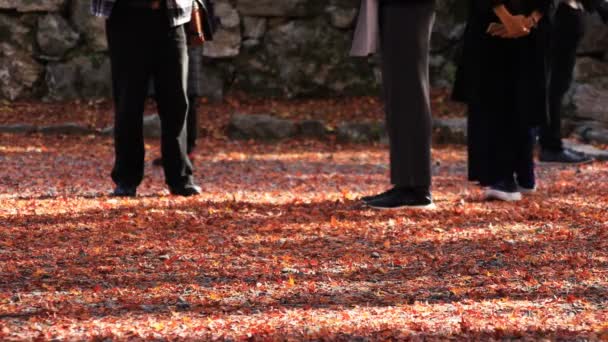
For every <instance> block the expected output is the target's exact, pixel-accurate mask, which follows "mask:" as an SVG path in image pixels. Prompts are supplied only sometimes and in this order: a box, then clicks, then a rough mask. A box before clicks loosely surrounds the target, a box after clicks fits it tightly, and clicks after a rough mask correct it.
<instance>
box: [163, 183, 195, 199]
mask: <svg viewBox="0 0 608 342" xmlns="http://www.w3.org/2000/svg"><path fill="white" fill-rule="evenodd" d="M169 191H170V192H171V194H172V195H176V196H184V197H190V196H196V195H200V194H201V192H202V191H203V190H202V189H201V187H200V186H198V185H196V184H188V185H182V186H178V187H169Z"/></svg>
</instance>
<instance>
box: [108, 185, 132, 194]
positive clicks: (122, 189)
mask: <svg viewBox="0 0 608 342" xmlns="http://www.w3.org/2000/svg"><path fill="white" fill-rule="evenodd" d="M110 196H112V197H135V196H137V187H134V186H122V185H117V186H116V188H115V189H114V191H113V192H112V193H111V194H110Z"/></svg>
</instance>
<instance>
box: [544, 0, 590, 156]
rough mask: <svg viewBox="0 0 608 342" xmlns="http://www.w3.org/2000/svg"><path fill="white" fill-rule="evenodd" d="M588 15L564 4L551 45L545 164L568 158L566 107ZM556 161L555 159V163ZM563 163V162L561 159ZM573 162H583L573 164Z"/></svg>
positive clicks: (557, 18)
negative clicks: (564, 131) (563, 125)
mask: <svg viewBox="0 0 608 342" xmlns="http://www.w3.org/2000/svg"><path fill="white" fill-rule="evenodd" d="M584 15H585V14H584V12H583V11H582V10H577V9H573V8H571V7H570V6H568V5H566V4H565V3H562V4H560V6H559V7H558V10H557V13H556V15H555V18H554V24H553V32H552V44H551V65H550V67H551V78H550V85H549V116H550V118H549V119H550V120H549V122H548V123H546V124H545V125H543V126H541V129H540V135H539V136H540V139H539V142H540V146H541V160H542V159H552V157H551V156H554V157H555V158H558V157H559V156H562V157H563V158H561V159H564V158H565V159H564V160H563V161H564V162H568V159H569V158H568V155H564V148H563V144H562V132H561V119H562V118H561V116H562V104H563V100H564V96H565V94H566V93H567V92H568V89H569V88H570V86H571V84H572V75H573V72H574V67H575V65H576V51H577V48H578V45H579V43H580V41H581V39H582V37H583V33H584ZM555 158H553V159H555ZM558 159H559V158H558ZM572 162H580V161H578V160H573V161H572Z"/></svg>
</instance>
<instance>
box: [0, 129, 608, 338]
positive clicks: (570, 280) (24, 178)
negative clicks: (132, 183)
mask: <svg viewBox="0 0 608 342" xmlns="http://www.w3.org/2000/svg"><path fill="white" fill-rule="evenodd" d="M147 148H148V152H149V153H148V156H147V160H148V163H147V170H146V179H145V182H144V183H143V184H142V186H141V187H140V195H139V197H138V198H136V199H114V198H110V197H107V195H106V194H107V193H108V192H109V191H110V190H111V187H112V184H111V181H110V180H109V177H108V174H109V171H110V168H111V164H112V155H113V147H112V141H111V139H109V138H102V137H94V136H90V137H55V136H38V135H31V136H20V135H0V163H1V165H2V168H1V169H0V340H7V341H10V340H34V339H44V340H48V339H55V340H62V339H65V340H87V339H97V340H105V339H110V340H140V339H161V340H163V339H168V340H192V339H203V340H207V339H231V340H246V339H253V340H302V339H306V340H323V339H325V340H353V339H357V340H368V339H370V340H386V339H408V338H413V339H431V340H444V339H450V338H454V339H484V340H487V339H502V338H505V337H507V338H539V337H548V338H552V339H553V338H555V339H558V338H563V339H576V338H579V339H581V338H582V339H584V338H586V339H590V340H607V339H608V249H607V247H608V211H607V207H608V197H607V196H608V165H607V164H601V163H594V164H589V165H585V166H581V167H578V168H577V167H574V168H548V167H541V168H539V178H540V189H539V192H538V193H537V194H533V195H531V196H528V197H526V198H525V200H524V201H523V202H521V203H518V204H507V203H497V202H491V203H488V202H484V201H482V197H481V192H480V191H479V189H478V188H476V187H475V186H474V185H472V184H469V183H467V182H466V181H465V173H466V164H465V160H466V159H465V158H466V155H465V150H464V149H463V148H460V147H458V148H456V147H441V146H439V147H436V148H435V149H434V151H433V155H434V160H435V188H434V194H435V199H436V201H437V204H438V210H436V211H433V212H410V211H400V212H379V211H373V210H370V209H367V208H365V207H363V206H361V205H360V204H359V202H358V201H357V200H356V199H357V198H358V197H359V196H361V195H364V194H369V193H372V192H377V191H380V190H383V189H385V188H386V187H387V168H386V161H387V155H386V152H385V147H384V146H381V145H339V144H337V143H335V142H322V141H302V140H292V141H287V142H282V143H280V144H270V143H254V142H230V141H226V140H224V139H212V138H206V139H203V140H202V141H200V149H199V153H198V156H197V159H196V161H195V165H196V176H197V178H198V180H199V183H200V185H202V187H203V189H204V194H203V195H202V196H200V197H198V198H190V199H185V198H179V197H172V196H169V195H168V192H167V191H166V189H165V187H164V186H163V178H162V171H161V170H159V169H156V168H153V167H152V166H150V160H151V159H152V158H153V157H155V156H157V154H158V151H159V146H158V143H157V142H155V141H150V142H149V145H148V146H147Z"/></svg>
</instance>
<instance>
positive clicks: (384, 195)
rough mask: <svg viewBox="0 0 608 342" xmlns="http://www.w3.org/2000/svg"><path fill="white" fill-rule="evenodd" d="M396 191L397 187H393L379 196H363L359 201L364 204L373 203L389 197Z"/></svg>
mask: <svg viewBox="0 0 608 342" xmlns="http://www.w3.org/2000/svg"><path fill="white" fill-rule="evenodd" d="M396 190H397V187H393V188H391V189H389V190H386V191H385V192H383V193H380V194H377V195H372V196H364V197H361V200H362V201H363V202H365V203H368V202H370V201H374V200H377V199H379V198H382V197H386V196H389V195H390V194H392V193H393V192H395V191H396Z"/></svg>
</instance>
